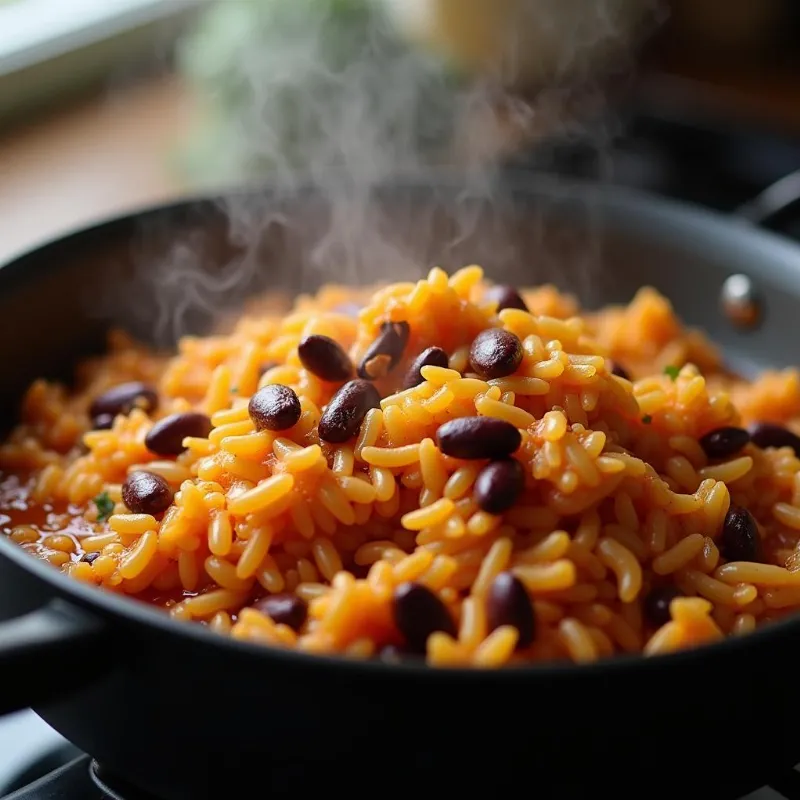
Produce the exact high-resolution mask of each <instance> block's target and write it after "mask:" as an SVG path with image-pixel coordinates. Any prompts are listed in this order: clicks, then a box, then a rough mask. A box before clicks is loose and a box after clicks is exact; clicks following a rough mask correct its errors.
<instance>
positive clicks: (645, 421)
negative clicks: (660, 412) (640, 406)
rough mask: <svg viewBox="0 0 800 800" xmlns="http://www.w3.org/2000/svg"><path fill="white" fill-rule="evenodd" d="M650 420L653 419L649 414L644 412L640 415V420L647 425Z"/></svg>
mask: <svg viewBox="0 0 800 800" xmlns="http://www.w3.org/2000/svg"><path fill="white" fill-rule="evenodd" d="M652 421H653V418H652V417H651V416H650V415H649V414H645V415H644V416H643V417H642V422H644V424H645V425H649V424H650V423H651V422H652Z"/></svg>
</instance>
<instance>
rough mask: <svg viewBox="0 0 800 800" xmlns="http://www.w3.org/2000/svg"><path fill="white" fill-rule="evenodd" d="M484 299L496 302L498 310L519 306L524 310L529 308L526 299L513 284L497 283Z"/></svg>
mask: <svg viewBox="0 0 800 800" xmlns="http://www.w3.org/2000/svg"><path fill="white" fill-rule="evenodd" d="M484 299H485V300H489V301H490V302H491V301H494V302H496V303H497V310H498V312H500V311H502V310H503V309H504V308H519V309H520V310H522V311H527V310H528V306H526V305H525V301H524V300H523V299H522V297H521V296H520V293H519V292H518V291H517V290H516V289H515V288H514V287H513V286H508V285H503V284H496V285H494V286H492V287H491V288H489V289H488V290H487V292H486V294H485V295H484Z"/></svg>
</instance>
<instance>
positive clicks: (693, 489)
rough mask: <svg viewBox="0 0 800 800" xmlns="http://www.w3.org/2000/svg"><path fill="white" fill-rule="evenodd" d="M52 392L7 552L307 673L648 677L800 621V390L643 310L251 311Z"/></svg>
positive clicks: (432, 288) (564, 305)
mask: <svg viewBox="0 0 800 800" xmlns="http://www.w3.org/2000/svg"><path fill="white" fill-rule="evenodd" d="M76 386H77V388H76V389H75V390H68V389H66V388H65V387H64V386H61V385H57V384H54V383H51V382H48V381H45V380H38V381H36V382H35V383H34V384H33V385H32V386H31V387H30V389H29V390H28V392H27V394H26V395H25V398H24V401H23V405H22V412H21V422H20V423H19V425H18V426H17V428H16V429H15V430H14V431H13V433H12V434H11V435H10V437H9V438H8V440H7V441H6V442H5V444H3V445H2V446H0V471H1V472H0V526H1V527H2V530H3V531H4V532H5V534H7V535H8V536H9V537H10V538H11V539H12V540H13V541H15V542H16V543H18V544H19V545H20V546H21V547H23V548H25V549H26V550H28V551H29V552H30V553H31V554H32V555H33V556H36V557H38V558H41V559H45V560H46V561H49V562H51V563H52V564H53V565H54V566H55V567H57V568H58V569H60V570H62V571H63V572H65V573H66V574H67V575H69V576H70V577H71V578H73V579H75V580H79V581H84V582H87V583H90V584H95V585H96V586H98V587H102V589H104V590H106V591H110V592H116V593H121V594H125V595H129V596H131V597H135V598H138V599H139V600H141V601H145V602H148V603H152V604H156V605H157V606H159V607H161V608H163V609H164V612H165V613H168V614H169V615H170V616H171V617H173V618H174V619H176V620H185V621H187V622H192V621H194V622H199V623H201V624H204V625H207V626H208V627H209V628H210V629H211V630H212V631H215V632H217V633H219V634H223V635H227V636H233V637H235V638H237V639H244V640H250V641H253V642H258V643H263V644H265V645H267V646H271V647H279V648H294V649H298V650H301V651H305V652H310V653H325V654H341V655H343V656H348V657H354V658H376V659H381V660H384V661H388V662H398V661H414V660H425V661H427V663H428V664H430V665H433V666H470V665H471V666H475V667H500V666H503V665H507V664H520V663H526V662H542V661H554V660H555V661H565V660H566V661H573V662H593V661H596V660H598V659H602V658H606V657H610V656H614V655H615V654H618V653H642V654H643V655H645V656H652V655H657V654H661V653H669V652H672V651H675V650H679V649H683V648H688V647H694V646H697V645H701V644H704V643H706V642H714V641H717V640H719V639H722V638H723V637H726V636H738V635H741V634H745V633H748V632H750V631H752V630H754V629H755V628H756V627H758V626H760V625H762V624H766V623H768V622H770V621H771V620H775V619H779V618H781V617H783V616H784V615H786V614H791V613H794V611H795V610H796V609H797V608H798V607H800V556H798V554H797V553H798V549H797V543H798V539H799V538H800V460H798V455H799V454H800V437H798V435H797V434H796V433H795V432H794V431H795V430H799V429H800V428H798V422H800V376H799V375H798V372H797V371H796V370H793V369H791V370H785V371H782V372H768V373H765V374H763V375H762V376H760V377H759V378H758V379H757V380H755V381H743V380H740V379H738V378H736V377H735V376H731V375H730V374H728V373H727V372H726V371H725V369H724V368H723V366H722V361H721V358H720V355H719V354H718V353H717V351H716V350H715V349H714V347H713V346H712V345H711V344H710V343H708V342H707V341H706V340H705V338H704V337H703V336H702V335H701V334H699V333H698V332H696V331H691V330H686V329H685V328H684V327H682V325H681V324H680V322H679V321H678V320H677V319H676V317H675V315H674V313H673V311H672V309H671V307H670V304H669V302H668V301H667V300H666V299H665V298H663V297H662V296H660V295H659V294H658V293H657V292H655V291H654V290H652V289H647V288H645V289H642V290H641V291H640V292H639V293H638V294H637V295H636V296H635V297H634V298H633V300H632V301H631V303H630V304H629V305H628V306H625V307H609V308H606V309H604V310H602V311H600V312H591V313H590V312H584V311H582V310H581V309H580V308H578V306H577V305H576V303H575V301H574V300H573V299H572V298H571V297H569V296H565V295H562V294H559V293H558V292H557V291H556V290H555V289H553V288H552V287H549V286H544V287H540V288H535V289H530V290H524V289H518V288H515V287H510V286H501V285H494V284H491V283H489V282H487V281H486V280H485V279H484V275H483V272H482V270H481V269H480V268H479V267H475V266H471V267H466V268H464V269H462V270H460V271H458V272H456V273H454V274H453V275H451V276H449V277H448V275H447V274H446V273H445V272H444V271H442V270H441V269H438V268H435V269H433V270H431V272H430V273H429V274H428V276H427V278H426V279H424V280H420V281H418V282H416V283H413V282H409V283H394V284H391V285H388V286H382V287H378V288H376V289H374V290H355V289H352V288H346V287H340V286H326V287H324V288H323V289H321V290H320V291H319V292H318V293H317V294H316V295H315V296H301V297H299V298H298V299H297V300H296V302H295V304H294V306H293V308H292V309H291V310H290V311H289V312H288V313H278V312H276V311H275V310H274V304H273V305H272V306H270V305H269V304H266V305H264V306H262V307H260V308H259V307H254V310H252V311H251V312H250V313H248V314H247V315H246V316H243V317H242V318H240V319H239V320H238V321H237V322H236V324H235V326H234V327H233V329H232V331H231V332H230V333H227V334H220V335H214V336H209V337H205V338H198V337H185V338H183V339H182V340H181V341H180V343H179V346H178V350H177V354H175V355H172V356H170V357H168V356H164V355H162V354H157V353H153V352H150V351H148V350H147V349H145V348H142V347H140V346H139V345H137V344H136V343H134V342H132V341H130V340H129V339H128V338H127V337H126V336H124V335H123V334H120V333H113V334H112V335H111V337H110V343H109V350H108V353H107V354H106V355H105V356H103V357H101V358H98V359H94V360H89V361H87V362H85V363H83V364H82V365H81V366H80V368H79V370H78V375H77V382H76Z"/></svg>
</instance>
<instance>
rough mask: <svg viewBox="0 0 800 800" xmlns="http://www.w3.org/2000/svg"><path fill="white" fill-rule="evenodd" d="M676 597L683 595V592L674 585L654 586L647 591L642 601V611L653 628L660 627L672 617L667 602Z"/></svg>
mask: <svg viewBox="0 0 800 800" xmlns="http://www.w3.org/2000/svg"><path fill="white" fill-rule="evenodd" d="M676 597H683V592H681V590H680V589H678V588H677V587H675V586H655V587H653V588H652V589H651V590H650V591H649V592H648V594H647V596H646V597H645V598H644V601H643V603H642V612H643V613H644V617H645V619H646V620H647V622H649V623H650V625H651V626H652V627H653V628H660V627H661V626H662V625H666V624H667V623H668V622H669V621H670V619H672V617H671V616H670V613H669V604H670V603H671V602H672V601H673V600H674V599H675V598H676Z"/></svg>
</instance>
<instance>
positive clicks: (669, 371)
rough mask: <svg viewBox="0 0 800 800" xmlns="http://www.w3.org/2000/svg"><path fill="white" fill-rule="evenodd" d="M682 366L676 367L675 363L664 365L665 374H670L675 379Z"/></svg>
mask: <svg viewBox="0 0 800 800" xmlns="http://www.w3.org/2000/svg"><path fill="white" fill-rule="evenodd" d="M680 371H681V368H680V367H676V366H675V365H674V364H670V365H669V366H668V367H664V374H665V375H669V376H670V378H672V380H675V379H676V378H677V377H678V375H679V374H680Z"/></svg>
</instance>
